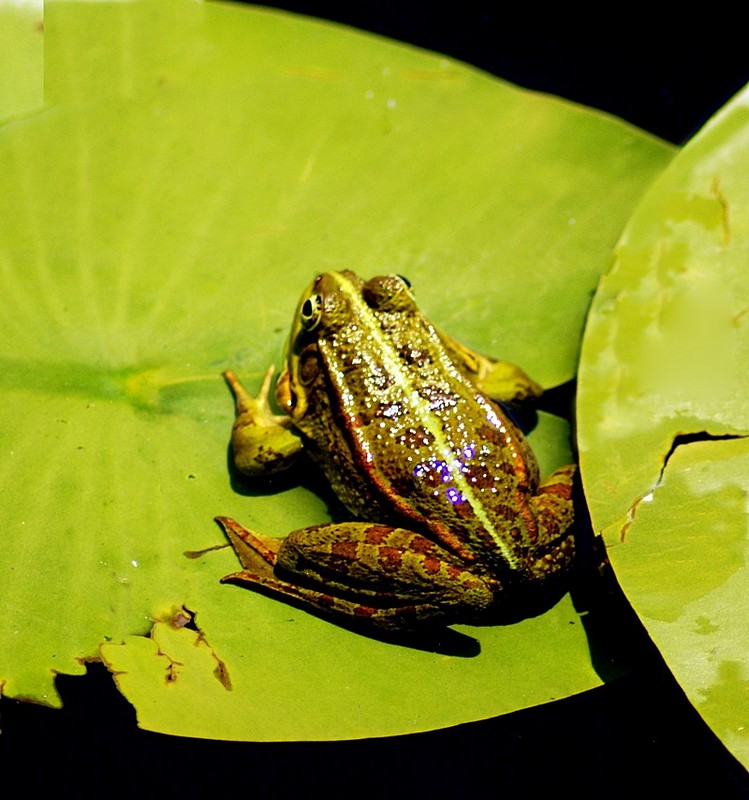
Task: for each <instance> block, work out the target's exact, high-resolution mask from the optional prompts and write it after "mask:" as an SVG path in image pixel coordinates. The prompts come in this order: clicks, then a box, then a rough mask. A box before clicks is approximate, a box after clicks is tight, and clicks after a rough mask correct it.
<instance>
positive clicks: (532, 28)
mask: <svg viewBox="0 0 749 800" xmlns="http://www.w3.org/2000/svg"><path fill="white" fill-rule="evenodd" d="M270 5H272V6H274V7H277V8H285V9H290V10H294V11H299V12H301V13H306V14H310V15H314V16H319V17H323V18H328V19H332V20H336V21H340V22H344V23H347V24H350V25H354V26H356V27H360V28H362V29H364V30H369V31H373V32H375V33H378V34H381V35H384V36H388V37H391V38H395V39H399V40H402V41H406V42H409V43H411V44H416V45H419V46H422V47H425V48H428V49H432V50H435V51H438V52H441V53H444V54H446V55H449V56H452V57H454V58H458V59H461V60H463V61H466V62H468V63H471V64H473V65H475V66H478V67H480V68H482V69H484V70H486V71H487V72H490V73H493V74H495V75H497V76H499V77H501V78H504V79H507V80H510V81H512V82H515V83H517V84H519V85H521V86H525V87H528V88H532V89H538V90H541V91H545V92H550V93H553V94H558V95H560V96H562V97H565V98H568V99H572V100H575V101H578V102H580V103H583V104H585V105H591V106H594V107H597V108H600V109H603V110H605V111H608V112H611V113H613V114H616V115H618V116H621V117H623V118H624V119H626V120H628V121H630V122H632V123H634V124H636V125H638V126H640V127H642V128H644V129H646V130H648V131H650V132H652V133H654V134H656V135H658V136H661V137H664V138H666V139H668V140H670V141H672V142H675V143H682V142H684V141H686V140H687V139H688V138H689V137H690V135H692V134H693V133H694V132H695V131H696V130H697V129H698V128H699V127H700V126H701V125H702V123H703V122H704V121H706V120H707V119H708V118H709V117H710V115H711V114H712V113H713V112H714V111H715V110H716V109H717V108H719V107H720V106H721V105H722V104H723V103H724V102H725V101H726V100H727V99H728V98H729V97H730V96H731V95H732V94H734V93H735V92H736V91H738V90H739V89H740V88H741V87H742V86H743V85H744V84H745V83H746V82H747V81H749V58H747V57H746V55H745V54H746V50H747V48H746V45H745V43H743V42H742V41H741V30H740V29H739V28H740V26H739V24H738V22H736V21H735V20H734V21H732V20H730V19H728V18H727V17H726V16H725V15H726V11H725V9H724V10H723V11H722V12H720V13H719V12H718V10H717V8H716V9H715V11H714V14H713V16H715V17H716V19H715V20H714V21H708V22H706V21H705V20H704V19H693V18H690V16H689V14H688V12H686V11H684V12H682V13H681V15H680V16H681V17H683V19H679V20H677V19H676V18H675V17H670V18H662V19H656V18H655V17H654V15H653V12H652V9H651V10H648V11H647V12H640V13H638V14H637V15H636V16H628V15H633V13H634V12H633V11H632V10H631V9H630V10H629V11H625V10H617V9H616V8H614V7H611V6H608V5H607V6H606V7H605V9H602V10H597V11H596V10H594V11H587V12H585V13H582V12H574V11H573V10H571V9H570V7H569V6H568V5H564V7H562V8H559V7H557V8H556V9H555V10H552V11H548V10H542V9H541V8H540V7H538V6H536V5H535V4H527V5H526V7H525V8H515V7H513V8H512V9H511V10H510V9H508V7H505V6H504V4H500V3H490V2H481V3H472V2H464V3H461V4H447V5H445V6H441V7H439V8H438V7H437V6H436V4H434V3H427V2H401V3H397V4H396V3H389V2H381V3H373V2H350V3H336V2H314V1H313V0H310V2H289V3H274V4H270ZM719 16H720V19H718V17H719ZM581 594H582V596H583V597H584V600H585V599H588V600H590V598H587V597H585V595H586V592H585V590H583V591H582V593H581ZM592 604H593V606H594V607H595V608H596V609H597V610H596V612H595V614H592V615H590V618H589V620H588V627H589V634H590V636H591V640H592V641H598V642H599V643H600V646H601V652H604V653H606V654H607V655H606V657H605V658H603V659H602V660H601V661H600V663H599V668H600V669H601V672H602V674H605V675H607V676H608V675H614V674H615V673H616V672H617V669H618V668H619V667H621V666H622V665H623V664H624V663H625V662H626V663H627V664H628V669H627V670H626V671H625V672H624V675H623V676H622V677H618V678H615V679H612V680H611V681H610V682H609V683H607V684H606V685H605V686H603V687H602V688H600V689H597V690H595V691H592V692H588V693H586V694H584V695H581V696H578V697H572V698H566V699H564V700H561V701H558V702H556V703H553V704H549V705H547V706H544V707H540V708H534V709H529V710H527V711H522V712H517V713H515V714H510V715H507V716H504V717H501V718H498V719H494V720H487V721H485V722H481V723H473V724H467V725H463V726H459V727H456V728H452V729H448V730H443V731H435V732H433V733H427V734H419V735H413V736H403V737H396V738H389V739H377V740H367V741H355V742H343V743H285V744H254V743H225V742H212V741H200V740H190V739H181V738H176V737H167V736H161V735H158V734H153V733H149V732H146V731H141V730H139V729H137V728H136V725H135V714H134V711H133V709H132V708H131V707H130V706H129V705H128V703H127V702H126V701H125V700H124V699H123V698H122V697H121V696H120V695H119V694H118V693H117V691H116V690H115V688H114V686H113V684H112V681H111V678H110V676H109V675H108V673H107V672H106V670H104V668H103V667H101V666H100V665H96V664H94V665H90V667H89V672H88V675H87V676H86V677H85V678H69V677H61V678H59V679H58V685H59V687H60V691H61V693H62V696H63V700H64V708H63V709H62V710H61V711H53V710H50V709H46V708H42V707H37V706H32V705H28V704H22V703H18V702H15V701H12V700H7V699H3V700H2V701H0V726H1V727H2V735H1V736H0V760H1V761H0V763H2V764H3V766H5V768H6V769H5V770H4V780H5V781H6V782H7V781H8V780H9V779H10V777H11V776H12V775H14V776H15V777H16V779H17V780H18V781H19V788H18V790H19V791H23V792H25V793H26V792H29V791H30V790H33V788H34V785H35V784H39V783H41V784H42V785H44V786H46V787H48V790H51V791H53V792H55V793H59V794H62V795H63V796H76V797H86V796H94V795H96V796H99V795H102V794H106V793H107V792H109V791H115V792H116V794H123V793H124V794H133V795H135V794H136V793H137V795H140V796H146V797H151V796H157V795H158V796H161V797H172V796H180V797H199V796H202V795H204V794H208V793H210V794H211V795H213V796H214V797H215V796H216V795H217V793H222V794H226V795H231V794H235V793H236V794H237V795H241V796H244V797H248V798H252V797H260V796H263V795H266V796H268V797H295V796H304V797H308V796H311V797H343V796H346V797H352V798H359V797H362V798H363V797H395V798H399V797H426V796H430V795H433V796H435V797H451V798H452V797H469V796H470V797H495V796H496V797H539V796H542V795H547V796H554V795H556V794H561V793H572V794H573V795H574V796H576V797H593V796H595V797H599V796H600V797H623V796H646V797H647V796H652V795H653V794H655V793H656V792H660V791H662V792H664V793H665V792H667V793H668V794H669V796H673V795H677V794H687V795H688V796H693V795H695V794H700V793H702V792H703V791H709V793H710V794H709V796H710V797H715V798H746V797H749V779H748V778H747V773H746V771H745V770H744V769H743V768H742V767H740V766H739V765H738V764H737V763H736V762H735V761H734V760H733V758H732V757H731V756H730V755H729V754H728V753H727V752H726V751H725V749H724V748H723V747H722V745H721V744H720V742H719V741H718V740H717V739H716V738H715V737H714V736H713V734H712V733H711V732H710V731H709V729H707V727H706V726H705V725H704V724H703V723H702V721H701V719H700V718H699V716H698V715H697V714H696V712H694V710H693V709H692V707H691V706H690V705H689V703H688V702H687V701H686V699H685V698H684V696H683V694H682V693H681V691H680V689H679V688H678V686H677V685H676V684H675V682H674V681H673V680H672V678H671V676H670V674H669V673H668V670H667V669H666V667H665V666H664V664H663V663H662V661H661V660H660V657H659V656H658V654H657V653H656V652H655V651H654V649H653V648H652V646H651V645H650V643H649V641H648V639H647V636H646V635H645V633H644V632H643V631H642V629H641V628H640V626H639V624H638V623H637V621H636V620H635V619H634V618H633V617H632V614H631V613H630V612H629V610H628V607H627V605H626V602H624V601H623V600H622V599H621V597H620V595H619V593H618V590H617V587H616V585H615V583H614V582H613V580H611V581H609V582H608V583H607V584H606V583H605V584H604V586H603V588H602V589H601V588H599V589H598V590H597V593H596V594H595V595H594V597H593V598H592ZM602 640H603V641H602ZM394 680H397V676H394ZM497 680H501V676H499V675H498V676H497ZM6 785H7V783H6Z"/></svg>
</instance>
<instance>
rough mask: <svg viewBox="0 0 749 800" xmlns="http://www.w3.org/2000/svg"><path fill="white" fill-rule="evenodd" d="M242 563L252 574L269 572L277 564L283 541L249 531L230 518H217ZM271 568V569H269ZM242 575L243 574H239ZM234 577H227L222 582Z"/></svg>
mask: <svg viewBox="0 0 749 800" xmlns="http://www.w3.org/2000/svg"><path fill="white" fill-rule="evenodd" d="M216 522H218V524H219V525H220V526H221V527H222V528H223V530H224V533H225V534H226V538H227V539H228V540H229V542H230V544H231V546H232V547H233V548H234V552H235V553H236V554H237V557H238V558H239V561H240V563H241V564H242V566H243V567H244V568H245V570H248V571H250V572H263V571H266V572H269V571H270V570H272V568H273V567H274V566H275V564H276V558H277V556H278V549H279V548H280V546H281V541H282V540H281V539H276V538H274V537H272V536H263V535H261V534H259V533H254V532H253V531H248V530H247V528H244V527H243V526H242V525H240V524H239V523H238V522H236V521H235V520H233V519H230V518H229V517H216ZM269 568H270V569H269ZM239 574H241V573H239ZM232 577H234V576H233V575H227V576H226V577H225V578H222V582H223V581H226V580H229V579H230V578H232Z"/></svg>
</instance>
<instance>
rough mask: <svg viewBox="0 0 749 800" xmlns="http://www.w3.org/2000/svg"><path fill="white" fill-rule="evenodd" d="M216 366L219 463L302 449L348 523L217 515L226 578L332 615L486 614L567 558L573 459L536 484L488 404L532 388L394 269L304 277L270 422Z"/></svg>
mask: <svg viewBox="0 0 749 800" xmlns="http://www.w3.org/2000/svg"><path fill="white" fill-rule="evenodd" d="M272 371H273V370H272V369H271V370H269V371H268V373H267V375H266V379H265V381H264V384H263V387H262V389H261V391H260V394H259V395H258V397H257V398H253V397H252V396H250V395H249V394H248V393H247V392H246V391H245V389H244V388H243V387H242V385H241V384H240V383H239V381H238V380H237V378H236V377H235V376H234V374H233V373H231V372H227V373H225V378H226V380H227V382H228V384H229V386H230V387H231V389H232V391H233V393H234V396H235V400H236V409H237V415H236V420H235V422H234V427H233V430H232V450H233V456H234V461H235V464H236V466H237V468H238V469H239V470H240V472H242V473H244V474H246V475H248V476H261V475H268V474H272V473H274V472H279V471H281V470H285V469H287V468H288V467H289V466H291V465H292V464H294V463H295V462H296V461H297V460H298V459H299V458H300V457H301V456H302V454H303V453H304V454H306V455H307V456H308V457H309V458H311V460H312V462H313V463H314V464H315V465H316V466H318V467H319V468H320V469H321V470H322V471H323V473H324V474H325V476H326V478H327V480H328V482H329V483H330V486H331V487H332V489H333V491H334V492H335V494H336V495H337V496H338V498H339V499H340V500H341V502H342V503H343V505H344V506H345V507H346V508H347V509H348V511H349V512H350V514H351V516H352V518H353V521H350V522H338V523H330V524H322V525H313V526H312V527H309V528H303V529H301V530H296V531H293V532H292V533H289V534H288V535H287V536H286V537H285V538H283V539H279V538H276V537H271V536H265V535H262V534H260V533H257V532H254V531H250V530H247V529H245V528H243V527H242V526H241V525H239V524H238V523H237V522H235V521H234V520H231V519H228V518H226V517H218V518H217V521H218V522H219V523H220V525H221V526H222V527H223V528H224V530H225V532H226V534H227V536H228V538H229V541H230V542H231V544H232V545H233V547H234V549H235V550H236V552H237V555H238V557H239V560H240V562H241V564H242V567H243V568H242V570H241V571H238V572H235V573H233V574H231V575H227V576H226V577H225V578H223V581H224V582H232V583H238V584H241V585H245V586H249V587H250V588H254V589H258V590H261V591H264V592H266V593H271V594H274V595H277V596H280V597H281V598H284V599H287V600H289V601H291V602H294V603H296V604H297V605H301V606H302V607H305V608H307V609H309V610H312V611H314V612H316V613H318V614H320V615H323V616H326V617H328V618H331V619H333V620H337V621H339V622H344V623H349V624H350V623H355V622H356V623H357V624H358V623H359V622H360V623H362V624H369V625H372V626H375V627H376V628H379V629H385V630H388V629H390V630H397V629H415V628H418V627H421V626H429V625H449V624H452V623H457V622H464V623H488V622H491V621H492V620H493V619H494V618H495V617H497V616H502V614H506V613H507V608H508V606H511V605H512V604H513V603H518V602H523V599H522V598H523V596H524V595H527V594H528V593H529V590H530V593H531V594H532V593H533V592H534V591H535V590H537V589H539V588H540V587H542V586H545V585H548V584H549V583H550V582H553V581H552V579H556V578H558V577H559V576H562V575H564V574H565V572H566V568H567V567H568V565H569V564H570V562H571V560H572V558H573V555H574V537H573V536H572V532H571V530H572V523H573V516H574V514H573V504H572V500H571V494H572V480H573V475H574V470H575V468H574V466H573V465H570V466H566V467H563V468H561V469H558V470H556V471H555V472H553V473H552V474H551V475H550V476H549V477H548V478H547V479H546V480H545V481H543V482H539V475H538V466H537V464H536V459H535V457H534V455H533V453H532V451H531V449H530V447H529V446H528V444H527V442H526V440H525V439H524V438H523V436H522V434H521V433H520V431H519V430H518V429H517V428H516V426H515V425H514V424H513V423H512V421H511V420H510V419H509V418H508V416H507V415H506V414H505V412H504V411H503V408H502V406H501V405H499V401H505V402H506V401H511V402H514V403H518V402H522V401H523V400H529V399H533V398H534V397H536V396H538V395H539V394H540V392H541V389H540V387H539V386H538V385H537V384H535V383H534V382H533V381H531V380H530V379H529V378H528V377H527V376H526V375H525V374H524V373H523V372H522V371H520V370H519V369H518V368H517V367H514V366H513V365H511V364H508V363H506V362H500V361H496V360H493V359H489V358H486V357H484V356H481V355H479V354H477V353H474V352H473V351H471V350H469V349H467V348H465V347H464V346H462V345H460V344H459V343H458V342H456V341H455V340H453V339H451V338H450V337H448V336H446V335H445V334H444V333H442V332H441V331H439V330H438V329H437V328H436V327H435V326H434V325H432V323H430V322H429V321H428V320H427V319H426V318H425V317H424V316H423V314H422V313H421V312H420V311H419V309H418V307H417V306H416V303H415V301H414V297H413V294H412V293H411V290H410V286H409V284H408V282H407V281H406V280H405V279H403V278H401V277H399V276H396V275H384V276H379V277H376V278H372V279H371V280H368V281H364V280H362V279H360V278H359V277H357V276H356V275H355V274H354V273H352V272H348V271H345V272H331V273H326V274H322V275H318V276H317V277H316V278H315V279H314V280H313V281H312V283H311V284H310V285H309V286H308V287H307V289H306V290H305V292H304V294H303V295H302V298H301V300H300V302H299V306H298V308H297V311H296V315H295V317H294V321H293V325H292V329H291V334H290V338H289V342H288V345H287V352H286V356H285V366H284V369H283V371H282V373H281V375H280V377H279V379H278V382H277V387H276V400H277V403H278V405H279V407H280V409H281V410H282V411H283V412H284V414H283V415H274V414H273V413H272V412H271V410H270V407H269V403H268V393H269V390H270V384H271V380H272Z"/></svg>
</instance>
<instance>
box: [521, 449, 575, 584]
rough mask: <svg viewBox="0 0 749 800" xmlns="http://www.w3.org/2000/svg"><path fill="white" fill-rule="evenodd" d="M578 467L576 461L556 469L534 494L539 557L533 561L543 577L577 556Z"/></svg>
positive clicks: (559, 570)
mask: <svg viewBox="0 0 749 800" xmlns="http://www.w3.org/2000/svg"><path fill="white" fill-rule="evenodd" d="M576 470H577V467H576V466H575V465H574V464H568V465H567V466H565V467H560V468H559V469H557V470H555V471H554V472H552V473H551V475H549V477H548V478H546V479H545V480H544V481H542V482H541V483H540V484H539V486H538V488H537V490H536V494H535V496H534V497H532V498H531V507H532V509H533V511H534V514H535V518H536V522H537V523H538V541H537V543H536V549H537V552H538V557H537V559H536V560H535V562H534V564H533V571H534V573H535V574H536V575H537V576H539V577H545V576H547V575H551V574H553V573H556V572H561V571H563V570H564V569H566V568H567V567H568V566H569V564H570V563H571V562H572V559H573V558H574V555H575V539H574V536H573V523H574V521H575V509H574V505H573V502H572V493H573V483H574V479H575V472H576Z"/></svg>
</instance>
